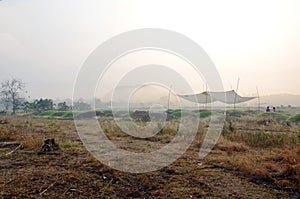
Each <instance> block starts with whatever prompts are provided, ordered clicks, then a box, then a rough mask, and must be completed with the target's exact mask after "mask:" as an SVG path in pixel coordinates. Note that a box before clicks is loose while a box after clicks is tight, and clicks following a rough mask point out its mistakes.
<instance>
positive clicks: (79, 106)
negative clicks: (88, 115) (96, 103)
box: [73, 101, 91, 111]
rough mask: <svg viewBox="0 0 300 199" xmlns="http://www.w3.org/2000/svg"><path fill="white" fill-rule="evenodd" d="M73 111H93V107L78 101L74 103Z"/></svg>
mask: <svg viewBox="0 0 300 199" xmlns="http://www.w3.org/2000/svg"><path fill="white" fill-rule="evenodd" d="M73 110H77V111H84V110H91V105H90V104H88V103H85V102H83V101H77V102H74V104H73Z"/></svg>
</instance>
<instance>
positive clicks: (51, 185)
mask: <svg viewBox="0 0 300 199" xmlns="http://www.w3.org/2000/svg"><path fill="white" fill-rule="evenodd" d="M54 184H55V182H54V183H52V184H50V186H49V187H47V189H45V190H44V191H42V192H41V193H40V195H43V194H44V193H45V192H46V191H48V189H50V188H51V187H53V185H54Z"/></svg>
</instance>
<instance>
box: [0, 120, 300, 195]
mask: <svg viewBox="0 0 300 199" xmlns="http://www.w3.org/2000/svg"><path fill="white" fill-rule="evenodd" d="M6 119H7V121H8V123H6V124H1V125H0V141H6V140H10V141H11V140H14V141H18V142H20V143H21V144H22V147H23V148H22V150H21V151H20V152H19V153H18V152H15V153H14V154H12V155H11V156H9V157H6V158H5V159H3V160H0V162H1V163H2V164H0V167H1V170H2V171H4V175H2V177H0V196H1V195H3V196H7V197H18V198H20V197H50V198H54V197H58V196H59V197H63V198H72V197H75V198H80V197H85V198H92V197H98V198H130V197H140V198H176V197H177V198H187V197H192V198H193V197H194V198H198V197H199V198H200V197H216V198H217V197H218V198H219V197H242V198H244V197H249V198H262V197H265V198H271V197H281V198H282V197H284V198H286V197H289V196H291V195H289V194H291V192H294V193H296V194H297V193H298V194H299V192H300V190H299V187H300V183H299V182H300V145H299V141H300V140H299V139H298V137H297V136H298V134H297V133H298V132H299V127H297V126H286V125H285V124H281V123H276V122H274V123H270V124H268V126H266V125H263V124H259V123H257V121H256V120H255V119H253V118H251V117H248V116H247V117H244V118H236V119H234V118H231V127H229V124H228V123H227V126H226V128H225V131H224V132H223V135H222V136H221V138H220V139H219V141H218V143H217V145H216V146H215V147H214V149H213V151H212V152H211V153H210V154H209V155H208V156H207V157H206V159H205V160H203V161H204V163H203V165H199V159H198V152H199V147H200V146H201V144H202V139H203V136H204V135H205V132H206V129H207V125H208V121H206V120H205V121H202V122H201V123H200V124H199V131H198V134H197V137H196V139H195V140H194V142H193V144H192V146H191V147H190V149H189V150H188V151H187V152H186V153H185V154H184V156H183V157H182V158H180V159H179V160H177V161H175V162H174V163H173V164H172V165H170V166H169V167H167V168H164V169H161V170H159V171H155V172H150V173H146V174H128V173H122V172H119V171H116V170H113V169H111V168H109V167H107V166H105V165H103V164H101V163H100V162H99V161H97V160H95V159H94V158H93V157H92V156H91V155H90V154H89V153H87V151H86V150H85V148H84V147H83V145H82V143H81V141H80V139H79V137H78V134H77V132H76V129H75V126H74V124H73V122H72V121H64V120H48V119H38V118H30V117H28V118H10V117H8V118H6ZM99 121H100V122H101V126H102V128H103V129H104V131H105V133H106V134H107V136H108V137H109V138H110V139H111V140H112V141H113V142H114V143H115V144H116V145H118V146H120V147H123V149H125V150H129V151H137V152H140V151H142V152H148V151H151V150H153V149H156V148H159V147H161V146H164V145H165V144H167V143H168V142H170V140H171V139H172V138H173V137H174V135H175V133H176V131H177V128H178V121H175V120H174V121H168V122H167V123H166V126H165V127H164V128H163V130H162V131H161V132H159V133H158V134H157V135H155V136H154V137H152V138H148V139H137V138H133V137H131V136H129V135H127V134H125V133H123V132H122V131H121V130H120V128H119V127H118V126H117V125H116V124H115V123H114V122H113V120H111V119H110V118H100V119H99ZM273 130H276V131H273ZM278 131H280V132H278ZM47 138H55V140H56V142H57V143H58V144H60V146H61V152H60V153H59V154H57V155H52V156H51V155H40V156H39V155H37V154H36V153H27V152H28V151H38V150H39V149H40V148H41V146H42V144H43V140H44V139H47ZM132 141H135V143H137V145H136V146H135V147H133V146H132V145H130V144H128V143H131V142H132ZM151 144H152V145H154V146H153V148H151V147H150V145H151ZM145 147H146V148H145ZM9 150H11V149H9ZM9 150H6V151H5V153H6V152H7V151H9ZM3 153H4V152H3ZM211 165H212V167H211ZM220 168H221V169H220ZM249 181H253V182H255V183H256V184H253V183H249ZM28 182H30V183H28ZM237 182H240V183H239V184H236V183H237ZM262 184H268V185H270V186H273V188H276V189H277V191H274V190H273V188H272V189H269V188H266V187H265V186H264V185H262ZM281 188H282V189H284V190H285V191H283V192H282V191H280V189H281ZM248 189H249V190H248ZM245 190H247V191H248V192H249V193H247V191H245ZM278 190H279V191H278ZM288 191H290V192H288ZM246 194H248V195H246ZM293 196H296V195H293ZM296 197H297V196H296Z"/></svg>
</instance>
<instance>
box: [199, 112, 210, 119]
mask: <svg viewBox="0 0 300 199" xmlns="http://www.w3.org/2000/svg"><path fill="white" fill-rule="evenodd" d="M212 114H213V112H211V111H202V112H200V118H206V117H210V116H211V115H212Z"/></svg>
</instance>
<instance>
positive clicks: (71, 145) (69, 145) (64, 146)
mask: <svg viewBox="0 0 300 199" xmlns="http://www.w3.org/2000/svg"><path fill="white" fill-rule="evenodd" d="M60 146H61V147H63V148H73V147H78V146H79V144H78V143H76V142H65V143H62V144H60Z"/></svg>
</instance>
